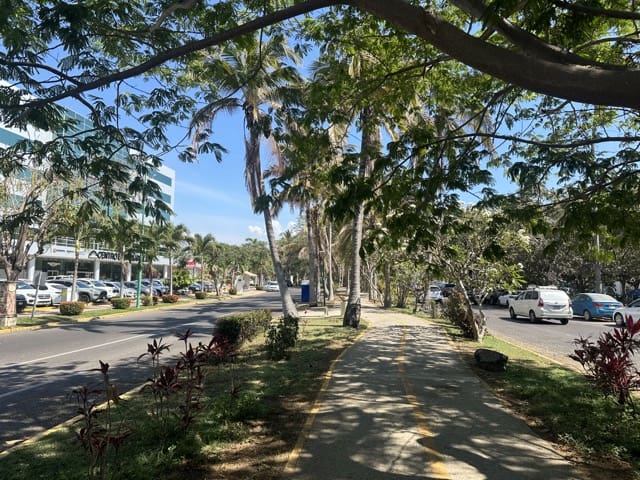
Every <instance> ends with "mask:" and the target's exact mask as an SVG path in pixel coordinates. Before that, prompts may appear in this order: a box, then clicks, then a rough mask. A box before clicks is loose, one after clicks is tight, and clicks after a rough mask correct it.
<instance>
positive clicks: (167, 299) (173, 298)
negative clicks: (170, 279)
mask: <svg viewBox="0 0 640 480" xmlns="http://www.w3.org/2000/svg"><path fill="white" fill-rule="evenodd" d="M179 298H180V297H178V295H175V294H174V295H168V294H167V295H163V296H162V303H176V302H177V301H178V299H179Z"/></svg>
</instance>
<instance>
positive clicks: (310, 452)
mask: <svg viewBox="0 0 640 480" xmlns="http://www.w3.org/2000/svg"><path fill="white" fill-rule="evenodd" d="M362 316H363V318H366V319H367V320H368V321H369V323H370V325H371V327H370V328H369V329H368V330H367V332H366V334H365V335H364V336H363V337H362V338H361V339H360V340H359V341H358V342H356V343H355V345H353V346H352V347H351V348H350V349H349V350H347V351H346V352H345V353H344V354H343V356H342V357H341V358H340V359H339V360H338V361H337V362H336V364H335V365H334V368H333V370H332V372H331V376H330V378H329V380H328V381H327V384H326V388H325V390H324V391H323V392H322V394H321V395H320V397H319V400H318V402H317V403H316V405H315V406H314V410H313V412H312V415H311V416H310V420H309V422H308V423H307V428H305V431H304V432H303V433H302V435H301V439H300V441H299V442H298V446H297V447H296V449H295V450H294V451H293V452H292V454H291V456H290V458H289V462H288V464H287V467H286V469H285V470H286V473H287V475H286V478H290V479H293V480H312V479H313V480H325V479H331V480H343V479H344V480H347V479H350V480H351V479H362V480H364V479H367V480H401V479H409V478H412V479H465V480H476V479H491V480H513V479H536V480H537V479H540V480H543V479H544V480H551V479H553V480H571V479H579V478H583V477H584V476H583V475H581V474H580V472H578V470H577V469H576V468H575V467H574V466H573V465H572V464H571V463H570V462H569V461H568V460H566V459H565V458H563V457H562V456H561V455H559V454H558V453H557V450H556V448H555V447H554V445H553V444H551V443H549V442H546V441H544V440H542V439H541V438H539V437H538V436H537V435H536V434H535V433H534V432H533V431H532V430H531V429H530V428H529V427H528V426H527V425H526V424H525V423H524V422H523V421H522V420H520V419H519V418H518V417H516V416H515V415H514V414H512V413H511V412H510V411H509V410H508V409H507V408H506V406H505V405H504V404H502V403H501V401H500V400H499V399H498V398H497V397H495V396H494V395H493V394H492V393H491V392H490V391H489V390H488V388H487V387H486V386H485V384H484V383H483V382H481V381H480V380H479V379H478V378H477V377H476V376H475V375H474V373H473V372H472V371H471V370H470V369H469V367H468V366H467V365H466V364H465V363H464V362H463V361H462V359H461V358H460V357H459V355H458V354H457V353H456V351H455V349H454V348H453V347H452V345H451V344H450V343H449V341H448V340H447V337H446V335H445V333H444V332H443V331H442V330H441V328H440V327H438V326H437V325H434V324H431V323H428V322H426V321H424V320H420V319H418V318H416V317H413V316H411V315H405V314H400V313H394V312H387V311H383V310H380V309H376V308H373V307H368V306H366V305H363V310H362Z"/></svg>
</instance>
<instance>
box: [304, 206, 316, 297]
mask: <svg viewBox="0 0 640 480" xmlns="http://www.w3.org/2000/svg"><path fill="white" fill-rule="evenodd" d="M306 216H307V250H308V254H309V305H310V306H312V307H315V306H316V305H318V278H319V277H318V246H317V245H316V243H315V241H314V239H315V235H314V230H315V222H314V221H313V218H314V213H313V209H312V207H311V205H310V204H307V215H306Z"/></svg>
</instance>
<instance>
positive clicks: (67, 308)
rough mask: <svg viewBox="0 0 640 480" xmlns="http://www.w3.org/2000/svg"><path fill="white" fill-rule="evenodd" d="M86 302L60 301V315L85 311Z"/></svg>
mask: <svg viewBox="0 0 640 480" xmlns="http://www.w3.org/2000/svg"><path fill="white" fill-rule="evenodd" d="M84 307H85V304H84V302H62V303H60V315H69V316H71V315H80V314H81V313H82V312H84Z"/></svg>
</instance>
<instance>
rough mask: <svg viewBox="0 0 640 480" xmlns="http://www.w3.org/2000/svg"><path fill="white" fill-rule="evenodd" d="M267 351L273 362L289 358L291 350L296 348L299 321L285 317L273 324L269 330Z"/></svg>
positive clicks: (266, 343) (266, 342) (266, 344)
mask: <svg viewBox="0 0 640 480" xmlns="http://www.w3.org/2000/svg"><path fill="white" fill-rule="evenodd" d="M266 337H267V338H266V341H265V349H266V351H267V357H268V358H270V359H271V360H281V359H283V358H288V356H289V349H291V348H293V347H295V346H296V341H297V339H298V319H297V318H295V317H284V318H281V319H280V320H278V321H277V322H271V325H270V326H269V330H267V335H266Z"/></svg>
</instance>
